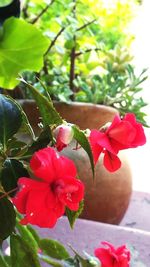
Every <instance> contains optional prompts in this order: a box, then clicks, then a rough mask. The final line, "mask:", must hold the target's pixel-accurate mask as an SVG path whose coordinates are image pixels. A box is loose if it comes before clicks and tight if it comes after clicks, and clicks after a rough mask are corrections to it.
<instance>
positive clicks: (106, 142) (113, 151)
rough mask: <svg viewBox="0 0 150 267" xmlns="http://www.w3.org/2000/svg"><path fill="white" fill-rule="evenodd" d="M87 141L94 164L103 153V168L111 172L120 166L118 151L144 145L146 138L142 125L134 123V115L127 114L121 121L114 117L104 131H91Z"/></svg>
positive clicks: (117, 116)
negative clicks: (88, 141)
mask: <svg viewBox="0 0 150 267" xmlns="http://www.w3.org/2000/svg"><path fill="white" fill-rule="evenodd" d="M89 140H90V144H91V147H92V151H93V156H94V161H95V164H96V162H97V160H98V158H99V156H100V154H101V153H102V152H103V153H104V166H105V168H106V169H107V170H109V171H111V172H113V171H116V170H117V169H119V168H120V166H121V162H120V159H119V158H118V156H117V154H118V152H119V150H123V149H127V148H134V147H137V146H141V145H144V144H145V142H146V137H145V134H144V130H143V127H142V125H141V124H140V123H138V122H136V118H135V115H134V114H130V113H128V114H126V115H125V117H124V118H123V119H122V120H121V118H120V117H119V115H116V116H115V117H114V120H113V122H112V123H111V125H110V126H108V127H107V128H106V129H105V130H104V129H103V128H102V129H101V130H100V131H98V130H91V134H90V137H89Z"/></svg>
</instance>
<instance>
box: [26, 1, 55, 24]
mask: <svg viewBox="0 0 150 267" xmlns="http://www.w3.org/2000/svg"><path fill="white" fill-rule="evenodd" d="M54 1H55V0H52V1H51V2H50V3H49V4H48V5H47V6H46V7H45V8H44V9H43V10H42V11H41V12H40V13H39V14H38V15H37V17H36V18H34V19H33V20H32V21H31V23H32V24H34V23H36V22H37V21H38V20H39V19H40V18H41V17H42V16H43V14H44V13H46V11H47V10H48V9H49V7H50V6H51V5H52V4H53V3H54Z"/></svg>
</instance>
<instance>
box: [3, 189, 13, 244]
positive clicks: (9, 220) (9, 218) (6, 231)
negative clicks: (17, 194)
mask: <svg viewBox="0 0 150 267" xmlns="http://www.w3.org/2000/svg"><path fill="white" fill-rule="evenodd" d="M15 219H16V213H15V210H14V207H13V205H12V203H11V202H10V201H9V200H8V199H7V198H6V197H3V193H0V240H4V239H6V238H7V237H8V236H9V235H10V234H11V233H12V232H13V230H14V227H15V221H16V220H15Z"/></svg>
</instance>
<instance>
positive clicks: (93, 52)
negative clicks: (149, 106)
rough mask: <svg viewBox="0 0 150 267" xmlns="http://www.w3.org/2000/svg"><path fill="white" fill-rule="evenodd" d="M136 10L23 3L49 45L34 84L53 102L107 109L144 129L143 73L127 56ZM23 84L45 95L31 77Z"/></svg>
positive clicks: (115, 4) (120, 4)
mask: <svg viewBox="0 0 150 267" xmlns="http://www.w3.org/2000/svg"><path fill="white" fill-rule="evenodd" d="M138 8H139V3H138V1H135V0H132V1H128V0H123V1H119V0H113V1H112V0H108V1H104V0H99V1H97V0H86V1H85V0H84V1H83V0H81V1H76V0H65V1H63V3H62V2H61V1H60V0H52V1H51V2H49V1H47V0H43V1H41V0H40V1H39V0H26V1H25V3H24V5H23V9H22V16H23V17H24V18H25V19H26V20H27V21H28V22H30V23H33V24H35V25H36V26H37V27H39V28H40V29H41V30H42V31H43V32H44V34H45V35H46V36H47V37H48V38H49V40H50V42H49V48H48V50H47V52H46V53H45V58H44V67H43V69H42V70H41V71H40V73H38V78H40V80H41V81H42V82H43V83H44V85H45V86H46V87H47V89H48V91H49V93H50V95H51V97H52V99H54V100H58V101H63V102H69V101H83V102H92V103H98V104H106V105H111V106H113V107H116V108H118V109H119V110H120V112H121V114H122V115H123V114H124V113H126V112H134V113H135V115H136V116H137V119H138V120H139V121H140V122H142V123H143V124H144V125H146V121H145V119H144V117H145V116H146V114H144V112H143V111H142V110H141V109H142V108H143V107H144V106H145V105H146V103H145V102H144V100H143V99H142V97H141V95H140V92H141V91H142V82H144V80H145V79H146V78H147V77H146V74H145V70H143V71H141V74H139V75H137V74H136V73H135V68H134V66H133V65H132V59H133V57H132V55H131V53H130V45H131V43H132V41H133V39H134V37H133V36H132V35H131V33H130V32H129V25H130V22H131V20H132V19H133V18H134V16H135V14H136V11H137V10H138ZM24 78H25V79H26V80H28V81H29V82H32V83H33V84H34V86H35V87H36V88H37V89H39V90H40V92H42V93H44V91H43V87H42V86H41V84H40V83H39V81H38V79H37V78H36V75H35V74H34V73H31V72H30V73H29V72H25V73H24ZM139 85H140V86H139ZM22 86H23V85H22ZM26 97H30V93H29V91H28V92H26Z"/></svg>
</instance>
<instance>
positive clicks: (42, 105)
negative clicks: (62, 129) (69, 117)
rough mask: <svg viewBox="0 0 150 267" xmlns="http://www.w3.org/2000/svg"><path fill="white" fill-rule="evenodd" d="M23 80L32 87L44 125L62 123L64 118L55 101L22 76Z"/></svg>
mask: <svg viewBox="0 0 150 267" xmlns="http://www.w3.org/2000/svg"><path fill="white" fill-rule="evenodd" d="M21 81H22V82H23V83H25V84H26V85H27V86H28V87H29V88H30V91H31V94H32V96H33V98H34V99H35V101H36V103H37V106H38V108H39V111H40V114H41V117H42V121H43V125H44V126H48V125H54V124H55V125H59V124H62V123H63V120H62V118H61V117H60V115H59V113H58V112H57V111H56V109H55V108H54V106H53V102H52V101H51V100H50V99H47V98H46V97H45V96H43V95H42V94H41V93H40V92H39V91H38V90H37V89H36V88H35V87H34V86H32V85H31V84H29V83H27V82H26V81H25V80H24V79H23V78H21Z"/></svg>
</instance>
